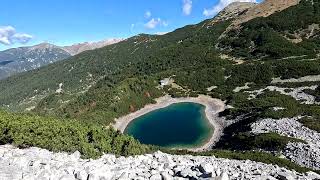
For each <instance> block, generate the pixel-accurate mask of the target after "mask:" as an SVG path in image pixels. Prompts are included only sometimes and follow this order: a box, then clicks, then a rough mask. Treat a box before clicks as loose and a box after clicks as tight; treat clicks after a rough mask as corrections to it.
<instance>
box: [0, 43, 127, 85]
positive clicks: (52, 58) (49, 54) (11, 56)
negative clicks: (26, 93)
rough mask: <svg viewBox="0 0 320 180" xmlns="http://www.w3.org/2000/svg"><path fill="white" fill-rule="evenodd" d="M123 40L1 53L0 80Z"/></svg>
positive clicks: (50, 45) (40, 47)
mask: <svg viewBox="0 0 320 180" xmlns="http://www.w3.org/2000/svg"><path fill="white" fill-rule="evenodd" d="M122 40H123V39H115V38H113V39H106V40H103V41H98V42H84V43H77V44H74V45H70V46H57V45H54V44H50V43H47V42H44V43H40V44H37V45H34V46H25V47H18V48H11V49H7V50H4V51H0V70H1V72H0V79H4V78H6V77H9V76H11V75H13V74H16V73H20V72H25V71H29V70H32V69H36V68H40V67H42V66H45V65H47V64H50V63H54V62H56V61H60V60H63V59H66V58H69V57H71V56H74V55H77V54H79V53H81V52H83V51H87V50H93V49H96V48H101V47H104V46H107V45H111V44H114V43H118V42H120V41H122Z"/></svg>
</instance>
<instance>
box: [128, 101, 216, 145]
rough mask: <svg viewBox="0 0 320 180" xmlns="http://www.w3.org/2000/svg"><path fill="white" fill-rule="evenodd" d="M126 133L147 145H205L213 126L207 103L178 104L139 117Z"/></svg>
mask: <svg viewBox="0 0 320 180" xmlns="http://www.w3.org/2000/svg"><path fill="white" fill-rule="evenodd" d="M125 133H127V134H129V135H131V136H133V137H135V138H136V139H138V140H139V141H140V142H141V143H144V144H153V145H158V146H162V147H180V148H188V147H196V146H200V145H202V144H204V143H205V142H206V140H208V139H209V138H210V137H211V135H212V133H213V128H212V126H211V125H210V124H209V122H208V120H207V119H206V116H205V106H203V105H201V104H196V103H177V104H173V105H170V106H168V107H165V108H162V109H158V110H155V111H152V112H150V113H147V114H145V115H143V116H140V117H138V118H137V119H135V120H133V121H132V122H131V123H130V124H129V125H128V126H127V128H126V130H125Z"/></svg>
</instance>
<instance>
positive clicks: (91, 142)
mask: <svg viewBox="0 0 320 180" xmlns="http://www.w3.org/2000/svg"><path fill="white" fill-rule="evenodd" d="M0 144H13V145H15V146H17V147H20V148H25V147H31V146H36V147H40V148H44V149H48V150H51V151H54V152H59V151H65V152H74V151H77V150H78V151H79V152H80V153H81V154H82V156H83V157H85V158H96V157H99V156H101V155H102V154H103V153H113V154H116V155H125V156H127V155H136V154H143V153H146V152H149V151H150V147H149V146H146V145H142V144H140V143H139V142H138V141H137V140H135V139H133V138H132V137H130V136H127V135H123V134H121V133H120V132H119V131H115V130H113V129H112V128H108V129H107V128H105V127H103V126H99V125H93V124H84V123H80V122H78V121H75V120H58V119H53V118H48V117H39V116H31V115H22V114H21V115H16V114H11V113H7V112H3V111H0Z"/></svg>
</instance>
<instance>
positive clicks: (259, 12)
mask: <svg viewBox="0 0 320 180" xmlns="http://www.w3.org/2000/svg"><path fill="white" fill-rule="evenodd" d="M299 2H300V0H264V1H263V2H262V3H260V4H257V5H256V6H252V7H251V8H249V9H248V10H247V11H246V12H245V13H243V14H241V15H240V16H239V17H238V18H237V19H236V20H235V21H234V22H233V25H239V24H242V23H244V22H247V21H249V20H251V19H254V18H257V17H267V16H270V15H272V14H274V13H276V12H279V11H283V10H285V9H287V8H288V7H290V6H294V5H297V4H299Z"/></svg>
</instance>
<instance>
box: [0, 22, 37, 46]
mask: <svg viewBox="0 0 320 180" xmlns="http://www.w3.org/2000/svg"><path fill="white" fill-rule="evenodd" d="M31 39H32V36H31V35H29V34H25V33H17V32H16V30H15V28H13V27H12V26H0V44H4V45H11V44H14V43H22V44H25V43H27V42H29V40H31Z"/></svg>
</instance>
